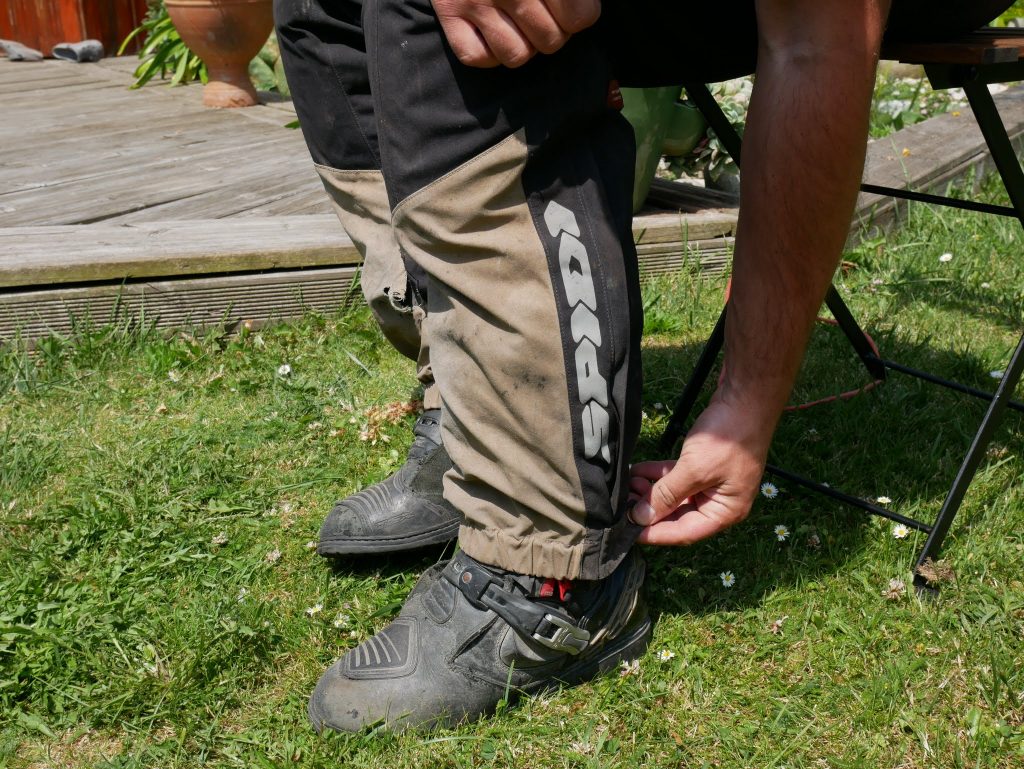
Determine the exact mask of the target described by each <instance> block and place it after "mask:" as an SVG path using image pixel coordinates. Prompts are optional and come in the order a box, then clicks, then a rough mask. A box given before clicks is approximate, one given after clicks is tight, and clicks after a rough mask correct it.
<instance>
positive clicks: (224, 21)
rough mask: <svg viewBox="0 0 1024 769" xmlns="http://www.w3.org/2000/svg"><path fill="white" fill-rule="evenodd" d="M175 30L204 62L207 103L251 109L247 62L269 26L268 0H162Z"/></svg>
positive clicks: (252, 90) (253, 92)
mask: <svg viewBox="0 0 1024 769" xmlns="http://www.w3.org/2000/svg"><path fill="white" fill-rule="evenodd" d="M165 5H166V6H167V13H168V14H170V17H171V21H173V22H174V26H175V28H177V30H178V34H179V35H181V39H182V40H183V41H184V42H185V45H187V46H188V47H189V48H190V49H191V50H192V52H193V53H195V54H196V55H197V56H199V58H200V59H202V60H203V61H204V62H205V63H206V69H207V72H208V73H209V76H210V79H209V82H208V83H207V84H206V86H205V88H203V104H205V105H206V106H207V107H251V106H252V105H254V104H256V103H257V101H256V89H255V88H253V87H252V83H251V82H250V81H249V62H250V61H252V58H253V57H254V56H255V55H256V54H257V53H259V51H260V48H262V47H263V44H264V43H265V42H267V38H268V37H269V36H270V32H271V30H272V29H273V28H274V14H273V0H165Z"/></svg>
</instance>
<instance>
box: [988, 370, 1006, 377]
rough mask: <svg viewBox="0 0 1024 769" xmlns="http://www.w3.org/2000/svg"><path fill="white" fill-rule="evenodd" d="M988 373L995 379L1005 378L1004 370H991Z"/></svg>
mask: <svg viewBox="0 0 1024 769" xmlns="http://www.w3.org/2000/svg"><path fill="white" fill-rule="evenodd" d="M988 375H989V376H990V377H992V378H993V379H1002V378H1003V372H1002V371H999V370H998V369H997V370H996V371H989V372H988Z"/></svg>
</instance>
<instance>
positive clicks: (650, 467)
mask: <svg viewBox="0 0 1024 769" xmlns="http://www.w3.org/2000/svg"><path fill="white" fill-rule="evenodd" d="M675 466H676V460H674V459H657V460H651V461H649V462H637V463H636V464H635V465H632V466H631V467H630V468H629V474H630V476H631V477H633V478H646V479H647V480H648V481H650V482H651V483H654V482H655V481H657V480H660V479H662V478H664V477H665V476H666V475H668V473H669V471H670V470H672V468H673V467H675Z"/></svg>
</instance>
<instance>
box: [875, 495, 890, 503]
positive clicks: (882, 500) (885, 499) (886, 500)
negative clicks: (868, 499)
mask: <svg viewBox="0 0 1024 769" xmlns="http://www.w3.org/2000/svg"><path fill="white" fill-rule="evenodd" d="M875 502H877V503H878V504H880V505H890V504H892V500H891V499H889V497H886V496H881V497H875Z"/></svg>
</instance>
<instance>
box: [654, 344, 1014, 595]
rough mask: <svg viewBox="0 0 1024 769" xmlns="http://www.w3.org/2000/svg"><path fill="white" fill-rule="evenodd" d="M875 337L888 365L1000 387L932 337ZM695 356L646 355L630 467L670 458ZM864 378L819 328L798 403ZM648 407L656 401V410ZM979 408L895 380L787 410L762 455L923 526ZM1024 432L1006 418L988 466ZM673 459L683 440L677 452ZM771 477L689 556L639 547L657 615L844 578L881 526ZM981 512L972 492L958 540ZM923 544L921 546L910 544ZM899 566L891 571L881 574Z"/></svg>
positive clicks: (683, 348) (974, 360)
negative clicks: (782, 529)
mask: <svg viewBox="0 0 1024 769" xmlns="http://www.w3.org/2000/svg"><path fill="white" fill-rule="evenodd" d="M876 341H877V342H878V344H879V347H880V348H881V352H882V355H883V356H884V357H887V358H890V359H893V360H896V361H899V362H901V363H904V364H906V365H910V366H914V367H917V368H921V369H924V370H927V371H930V372H933V373H936V374H938V375H940V376H943V377H945V378H951V379H955V380H958V381H960V382H963V383H966V384H971V385H973V386H976V387H978V388H979V389H982V390H986V391H989V392H991V391H994V389H995V385H996V381H995V380H994V379H993V378H991V376H990V375H989V370H988V366H987V365H986V364H985V362H984V361H983V360H981V359H980V358H979V357H976V356H974V355H973V354H971V353H969V352H958V351H953V350H948V349H943V348H942V347H941V346H939V345H940V344H941V341H939V340H929V341H926V342H914V341H907V340H905V339H904V338H902V337H901V335H900V334H897V333H895V332H886V333H884V334H881V335H878V336H876ZM702 349H703V343H699V344H686V345H668V346H666V345H660V344H657V343H654V344H648V346H647V347H646V348H645V349H644V373H645V378H646V382H647V385H646V387H645V396H644V405H645V412H646V413H647V414H648V415H650V416H651V417H652V418H651V419H650V420H649V421H647V422H645V426H644V432H643V435H642V437H641V440H640V443H639V445H638V448H637V452H636V459H637V460H645V459H664V458H667V457H665V456H663V455H662V454H661V453H659V451H658V448H657V447H658V441H659V439H660V436H661V432H662V430H663V429H664V428H665V426H666V425H667V424H668V418H669V415H670V413H671V410H672V409H673V408H674V406H675V403H676V400H677V398H678V396H679V394H680V393H681V391H682V389H683V386H684V384H685V381H686V379H687V378H688V377H689V375H690V372H691V371H692V369H693V366H694V364H695V362H696V359H697V356H698V355H699V354H700V352H701V350H702ZM717 377H718V370H717V369H716V370H715V371H713V372H712V374H711V376H710V377H709V382H708V383H707V384H706V385H705V388H704V391H703V393H702V400H701V401H700V402H699V403H698V406H697V408H695V410H694V413H693V414H692V415H691V419H690V420H688V422H687V426H689V424H690V423H692V417H694V416H696V415H697V414H699V412H700V409H701V408H702V407H703V405H704V404H705V403H706V402H707V399H708V397H709V396H710V392H711V391H712V389H713V383H714V382H715V381H716V380H717ZM868 382H870V377H869V376H868V375H867V372H866V371H865V370H864V369H863V367H862V366H861V364H860V363H859V361H858V359H857V358H856V357H855V355H854V353H853V351H852V349H851V348H850V347H849V345H848V343H847V341H846V339H845V338H844V337H843V336H842V334H841V332H839V331H838V330H837V329H835V328H832V327H825V326H823V327H820V328H819V329H817V330H816V333H815V335H814V338H813V340H812V343H811V345H810V348H809V350H808V355H807V359H806V361H805V364H804V367H803V369H802V372H801V375H800V379H799V381H798V384H797V387H796V389H795V392H794V396H793V401H792V402H795V403H802V402H808V401H812V400H817V399H819V398H823V397H826V396H829V395H832V394H838V393H841V392H845V391H848V390H852V389H855V388H858V387H860V386H862V385H864V384H867V383H868ZM655 404H663V407H662V408H661V409H655V408H654V406H655ZM986 407H987V401H983V400H981V399H976V398H973V397H971V396H967V395H960V394H959V393H956V392H953V391H950V390H947V389H945V388H942V387H938V386H935V385H931V384H928V383H925V382H922V381H920V380H917V379H915V378H912V377H909V376H906V375H903V374H899V373H890V374H889V377H888V379H887V381H886V382H885V383H884V384H882V385H881V386H879V387H878V388H876V389H874V390H872V391H869V392H866V393H863V394H861V395H859V396H857V397H854V398H852V399H850V400H845V401H835V402H832V403H829V404H823V405H820V406H817V407H814V408H810V409H807V410H800V411H792V412H789V413H787V414H786V415H785V416H784V418H783V420H782V422H781V424H780V426H779V429H778V431H777V433H776V437H775V440H774V442H773V445H772V448H771V451H770V455H769V461H770V462H772V463H773V464H776V465H779V466H781V467H784V468H786V469H788V470H791V471H793V472H797V473H799V474H802V475H804V476H807V477H810V478H813V479H815V480H818V481H821V482H826V483H830V484H831V485H833V486H834V487H836V488H838V489H840V490H842V491H845V492H846V493H848V494H852V495H854V496H859V497H862V498H865V499H867V498H874V497H879V496H886V497H889V498H891V499H892V500H893V501H892V503H891V504H889V505H888V506H889V507H890V509H893V510H895V511H896V512H900V513H902V514H905V515H909V516H911V517H914V518H919V519H922V520H925V521H927V522H931V521H932V520H934V517H935V515H936V514H937V513H938V509H939V507H940V505H941V503H942V500H943V498H944V497H945V494H946V491H947V490H948V488H949V485H950V484H951V483H952V481H953V478H954V476H955V473H956V471H957V469H958V468H959V465H960V463H961V461H962V459H963V457H964V454H965V453H966V451H967V448H968V446H969V445H970V441H971V439H972V438H973V436H974V433H975V431H976V430H977V427H978V425H979V424H980V422H981V418H982V416H983V414H984V411H985V408H986ZM1022 437H1024V421H1022V420H1021V415H1020V414H1019V413H1016V412H1013V411H1010V412H1007V415H1006V417H1005V419H1004V420H1003V423H1002V424H1001V425H1000V427H999V428H998V429H997V431H996V433H995V436H994V439H993V444H992V446H991V447H990V451H989V465H991V464H992V463H993V462H998V461H999V460H1000V459H1001V458H1002V456H1003V455H1005V454H1006V453H1007V449H1006V448H1005V444H1006V443H1014V444H1017V445H1019V443H1020V441H1021V438H1022ZM677 452H678V445H677V446H676V448H675V449H674V450H673V452H672V456H675V454H676V453H677ZM985 467H986V465H985V464H983V465H982V469H981V471H980V472H983V471H984V469H985ZM772 480H773V481H774V482H775V483H776V484H777V485H779V486H780V487H781V489H780V490H781V494H780V496H779V497H778V498H777V499H775V500H768V499H764V498H760V499H758V501H757V502H756V503H755V506H754V509H753V511H752V513H751V516H750V517H749V518H748V519H747V521H745V522H744V523H743V524H741V525H739V526H737V527H736V528H734V529H732V530H730V531H728V532H725V533H723V534H721V535H719V536H717V537H714V538H712V539H710V540H707V541H704V542H701V543H698V544H696V545H693V546H691V547H689V548H683V549H655V548H647V550H646V555H647V558H648V561H649V565H650V571H651V580H650V581H649V584H650V587H651V592H652V605H653V606H654V608H655V609H657V610H659V611H668V612H669V613H677V612H683V613H693V614H705V613H709V612H714V611H719V610H721V609H722V608H733V609H739V608H744V607H752V606H756V605H759V604H760V603H761V602H762V601H763V600H764V599H765V597H766V596H768V595H769V594H770V593H772V592H773V591H774V590H776V589H778V588H780V587H783V586H786V585H788V584H795V583H800V584H804V583H807V582H813V581H815V580H818V579H820V578H822V577H824V576H826V575H828V574H833V573H839V572H842V571H843V570H844V569H845V568H847V566H848V564H849V563H850V561H853V560H856V559H857V557H858V554H859V552H860V551H861V550H862V549H863V547H864V546H865V542H866V538H867V537H868V536H877V535H871V534H870V531H871V527H877V525H878V524H875V523H872V520H873V519H872V517H871V516H869V515H868V514H867V513H865V512H863V511H860V510H858V509H854V508H851V507H848V506H845V505H842V504H840V503H837V502H834V501H832V500H829V499H827V498H825V497H822V496H821V495H817V494H814V493H813V492H810V491H807V490H804V489H803V488H801V487H799V486H795V485H787V484H785V483H783V482H781V481H779V480H778V479H772ZM979 512H980V510H979V509H978V507H977V506H976V505H972V504H971V492H968V498H967V500H966V502H965V507H964V509H963V510H962V511H961V513H960V514H959V515H958V517H957V520H956V521H955V522H954V525H953V533H954V534H955V533H956V530H957V528H962V527H967V526H969V525H970V524H971V523H972V519H973V518H974V517H976V515H977V514H978V513H979ZM874 520H880V519H874ZM776 525H784V526H786V528H787V529H788V531H789V536H788V537H787V539H786V540H785V541H784V542H780V541H779V540H778V539H777V537H776V535H775V532H774V527H775V526H776ZM882 525H883V526H884V527H888V525H889V524H887V523H885V524H882ZM876 531H877V529H876ZM923 542H924V540H923V538H921V539H920V540H919V541H918V543H917V546H918V547H920V546H922V545H923ZM948 546H949V544H948V543H947V547H948ZM914 552H915V554H916V552H917V550H916V549H915V551H914ZM902 566H903V565H899V564H896V563H894V564H893V573H892V574H886V575H885V579H886V580H888V578H889V577H890V576H895V575H896V574H897V569H898V568H901V567H902ZM721 572H733V573H734V575H735V576H736V579H737V588H740V587H742V589H736V590H726V589H724V588H723V587H722V585H721V582H720V581H719V580H718V579H717V577H718V575H719V574H720V573H721Z"/></svg>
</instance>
